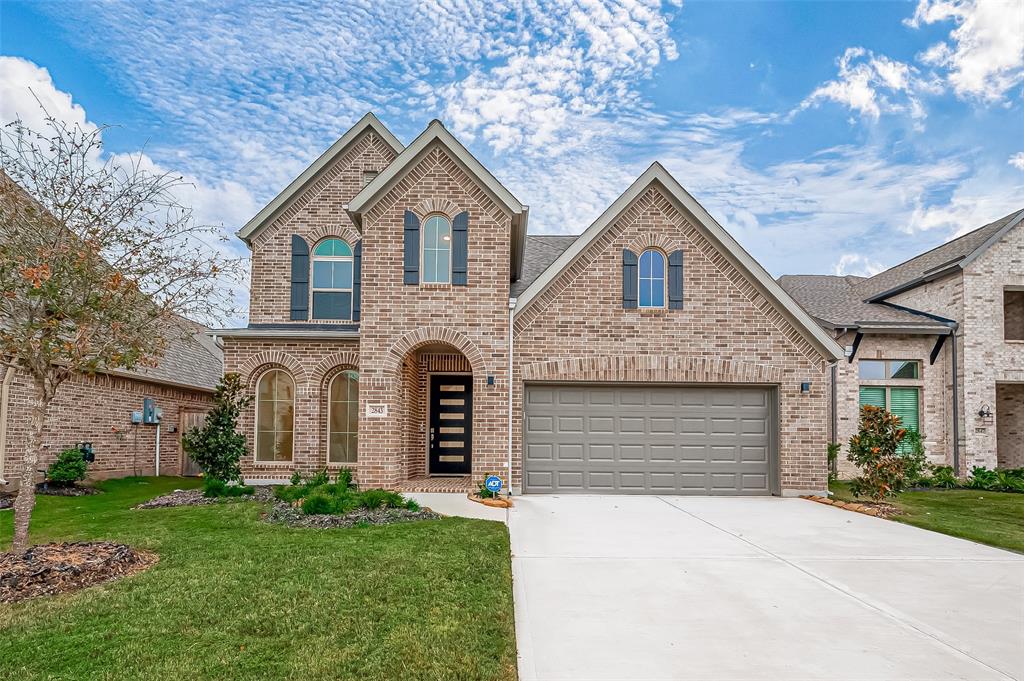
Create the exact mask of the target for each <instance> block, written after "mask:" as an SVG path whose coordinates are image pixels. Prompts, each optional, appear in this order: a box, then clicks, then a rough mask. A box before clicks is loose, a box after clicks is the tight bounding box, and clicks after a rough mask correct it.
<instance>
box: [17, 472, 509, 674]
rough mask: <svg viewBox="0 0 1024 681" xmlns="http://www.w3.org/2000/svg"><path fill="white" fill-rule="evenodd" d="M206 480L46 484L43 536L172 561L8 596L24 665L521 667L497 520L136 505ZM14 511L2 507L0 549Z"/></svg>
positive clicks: (35, 537) (185, 670) (392, 669)
mask: <svg viewBox="0 0 1024 681" xmlns="http://www.w3.org/2000/svg"><path fill="white" fill-rule="evenodd" d="M197 484H198V482H197V481H189V480H183V479H181V478H126V479H122V480H111V481H107V482H104V483H101V484H100V487H101V488H102V489H104V490H105V493H104V494H101V495H95V496H88V497H40V498H39V501H38V505H37V507H36V512H35V514H34V516H33V522H32V528H31V530H32V534H31V540H32V542H33V543H44V542H49V541H60V540H88V539H110V540H115V541H122V542H125V543H128V544H131V545H133V546H136V547H139V548H144V549H149V550H152V551H155V552H156V553H158V554H159V555H160V562H159V563H158V564H157V565H155V566H154V567H152V568H151V569H149V570H148V571H146V572H144V573H142V574H140V575H136V576H134V577H130V578H127V579H123V580H119V581H116V582H112V583H109V584H106V585H101V586H98V587H93V588H90V589H86V590H84V591H79V592H76V593H73V594H66V595H62V596H55V597H45V598H41V599H37V600H34V601H28V602H23V603H18V604H14V605H7V606H0V660H3V661H4V662H3V666H4V668H5V674H6V673H10V674H11V676H12V677H13V678H24V679H32V678H68V679H70V678H102V679H137V678H160V679H178V678H182V679H185V678H189V679H192V678H217V679H252V678H261V679H271V678H282V679H283V678H303V679H318V678H337V679H349V678H351V679H361V680H371V679H382V680H383V679H397V678H401V679H443V678H464V679H503V680H511V679H514V678H515V675H516V667H515V659H516V650H515V631H514V624H513V612H512V573H511V561H510V552H509V540H508V531H507V528H506V527H505V525H503V524H501V523H496V522H491V521H486V520H470V519H465V518H445V519H443V520H439V521H424V522H413V523H404V524H397V525H388V526H381V527H365V528H351V529H332V530H310V529H293V528H286V527H280V526H275V525H268V524H266V523H263V522H261V521H260V520H259V514H260V512H261V511H262V509H263V507H262V506H260V505H258V504H255V503H251V502H241V503H233V504H219V505H215V506H207V507H198V508H170V509H149V510H144V511H134V510H131V507H132V506H134V505H135V504H137V503H139V502H141V501H144V500H146V499H149V498H152V497H154V496H157V495H158V494H162V493H164V492H167V491H170V490H172V489H175V488H179V487H187V486H195V485H197ZM11 532H12V512H11V511H0V549H2V550H8V549H9V548H10V540H11Z"/></svg>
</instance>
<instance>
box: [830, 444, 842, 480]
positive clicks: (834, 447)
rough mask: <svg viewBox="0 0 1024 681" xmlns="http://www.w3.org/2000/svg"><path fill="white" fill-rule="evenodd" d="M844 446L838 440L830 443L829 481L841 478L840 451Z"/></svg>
mask: <svg viewBox="0 0 1024 681" xmlns="http://www.w3.org/2000/svg"><path fill="white" fill-rule="evenodd" d="M842 448H843V446H842V445H841V444H839V443H838V442H829V443H828V451H827V456H828V481H829V482H835V481H836V480H837V479H838V478H839V472H838V470H839V469H838V466H837V464H838V463H839V451H840V450H841V449H842Z"/></svg>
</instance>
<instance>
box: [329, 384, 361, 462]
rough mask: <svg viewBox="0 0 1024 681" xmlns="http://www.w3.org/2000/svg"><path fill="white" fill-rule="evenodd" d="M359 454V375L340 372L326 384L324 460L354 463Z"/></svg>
mask: <svg viewBox="0 0 1024 681" xmlns="http://www.w3.org/2000/svg"><path fill="white" fill-rule="evenodd" d="M358 454H359V374H358V373H357V372H356V371H351V370H349V371H342V372H341V373H339V374H338V375H337V376H335V377H334V378H332V379H331V382H330V384H329V385H328V386H327V462H328V463H355V462H356V460H357V459H358Z"/></svg>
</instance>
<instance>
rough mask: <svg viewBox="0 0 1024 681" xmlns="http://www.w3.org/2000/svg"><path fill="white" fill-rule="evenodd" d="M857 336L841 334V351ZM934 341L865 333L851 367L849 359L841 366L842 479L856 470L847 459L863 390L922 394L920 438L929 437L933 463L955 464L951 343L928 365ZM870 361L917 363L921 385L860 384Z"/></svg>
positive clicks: (839, 425)
mask: <svg viewBox="0 0 1024 681" xmlns="http://www.w3.org/2000/svg"><path fill="white" fill-rule="evenodd" d="M853 338H854V334H853V333H847V334H841V335H839V336H838V337H837V339H836V340H837V341H838V342H839V344H840V345H842V346H844V347H845V346H848V345H853ZM935 340H936V337H935V336H917V335H896V334H865V335H864V337H863V339H862V340H861V343H860V347H859V348H858V349H857V355H856V357H855V358H854V360H853V362H852V363H848V362H847V361H846V360H845V359H842V360H840V361H839V364H838V365H837V367H836V416H837V418H836V426H837V432H836V442H839V443H840V444H841V445H842V446H843V448H842V450H841V452H840V454H839V475H840V477H842V478H848V477H851V476H853V475H855V474H856V468H855V467H854V466H853V464H851V463H850V462H849V461H847V460H846V455H847V453H848V452H849V448H848V445H849V442H850V438H851V437H853V435H854V434H855V433H856V432H857V423H858V419H859V416H860V386H862V385H878V386H905V387H914V388H918V389H919V390H920V396H921V406H920V409H921V412H920V416H921V424H920V425H921V431H922V432H921V435H922V436H923V437H924V445H925V450H926V452H927V455H928V460H929V461H931V462H933V463H936V464H941V465H945V464H950V463H952V447H951V443H952V429H951V427H950V424H951V423H952V400H951V397H950V395H951V385H952V381H951V378H952V372H951V370H950V356H951V355H950V348H949V343H948V341H947V343H946V344H945V345H944V346H943V349H942V351H941V352H940V353H939V356H938V357H937V358H936V360H935V364H929V363H928V361H929V357H930V355H931V351H932V348H933V347H934V346H935ZM865 359H904V360H918V361H919V362H920V365H921V374H920V378H919V379H917V380H863V381H862V380H860V378H859V373H858V372H859V368H858V365H859V363H860V361H861V360H865Z"/></svg>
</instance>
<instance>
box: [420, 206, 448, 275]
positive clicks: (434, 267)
mask: <svg viewBox="0 0 1024 681" xmlns="http://www.w3.org/2000/svg"><path fill="white" fill-rule="evenodd" d="M421 271H422V272H423V278H422V281H423V283H425V284H448V283H451V280H452V223H451V221H450V220H449V219H448V218H446V217H444V216H443V215H431V216H430V217H428V218H427V219H426V221H425V222H424V223H423V267H422V270H421Z"/></svg>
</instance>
